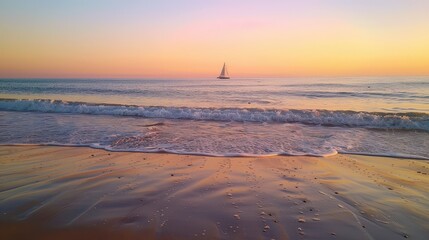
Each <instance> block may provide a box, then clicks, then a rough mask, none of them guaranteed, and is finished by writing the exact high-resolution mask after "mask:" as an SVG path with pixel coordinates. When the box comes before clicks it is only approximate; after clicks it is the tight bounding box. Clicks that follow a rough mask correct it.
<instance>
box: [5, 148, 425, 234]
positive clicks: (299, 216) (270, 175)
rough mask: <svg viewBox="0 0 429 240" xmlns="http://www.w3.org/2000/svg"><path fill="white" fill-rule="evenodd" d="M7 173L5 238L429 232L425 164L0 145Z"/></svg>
mask: <svg viewBox="0 0 429 240" xmlns="http://www.w3.org/2000/svg"><path fill="white" fill-rule="evenodd" d="M0 166H1V168H0V173H1V174H0V183H1V184H0V238H4V239H10V238H14V239H15V238H17V239H30V238H32V239H34V238H39V239H41V238H53V236H56V237H67V236H73V237H74V238H77V237H80V238H83V239H85V236H87V238H88V239H90V238H91V236H92V237H102V236H105V237H106V238H107V239H119V238H121V236H128V237H126V239H127V238H129V239H137V238H139V237H140V238H141V237H142V236H145V237H146V238H147V239H163V238H166V239H170V238H174V239H213V238H215V239H260V238H268V239H271V238H272V239H380V238H388V239H404V238H410V239H424V237H425V234H427V233H428V232H429V225H428V224H427V222H429V217H428V216H429V209H428V206H429V200H428V199H429V196H428V192H429V178H428V176H427V174H429V161H427V160H415V159H403V158H392V157H373V156H362V155H349V154H337V155H335V156H330V157H309V156H272V157H208V156H200V155H199V156H196V155H178V154H171V153H141V152H115V151H113V152H112V151H105V150H101V149H94V148H89V147H83V146H82V147H58V146H35V145H31V146H29V145H27V146H5V145H1V146H0ZM36 223H37V224H36ZM6 229H15V230H16V231H13V230H10V231H6ZM23 229H24V230H29V231H28V232H27V231H23ZM85 233H87V234H89V235H85ZM172 236H173V237H172ZM70 239H72V238H70Z"/></svg>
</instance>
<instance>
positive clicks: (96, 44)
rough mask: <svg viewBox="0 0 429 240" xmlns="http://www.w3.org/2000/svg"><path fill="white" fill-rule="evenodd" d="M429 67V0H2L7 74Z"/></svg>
mask: <svg viewBox="0 0 429 240" xmlns="http://www.w3.org/2000/svg"><path fill="white" fill-rule="evenodd" d="M224 61H226V62H227V63H228V65H229V70H230V73H231V75H233V76H237V77H261V76H267V77H280V76H361V75H365V76H368V75H377V76H379V75H429V1H427V0H318V1H317V0H299V1H288V0H278V1H276V0H271V1H270V0H260V1H252V0H217V1H211V0H187V1H185V0H182V1H179V0H177V1H174V0H168V1H167V0H150V1H137V0H135V1H132V0H61V1H58V0H37V1H34V0H1V1H0V77H3V78H5V77H66V78H68V77H109V78H134V77H137V78H139V77H142V78H144V77H159V78H175V77H184V78H187V77H211V76H216V75H218V74H219V72H220V68H221V66H222V64H223V62H224Z"/></svg>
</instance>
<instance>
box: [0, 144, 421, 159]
mask: <svg viewBox="0 0 429 240" xmlns="http://www.w3.org/2000/svg"><path fill="white" fill-rule="evenodd" d="M0 147H77V148H81V147H82V148H91V149H97V150H103V151H106V152H117V153H121V152H122V153H149V154H173V155H183V156H200V157H215V158H216V157H219V158H266V157H321V158H328V157H332V156H335V155H338V154H341V155H351V156H366V157H387V158H398V159H413V160H429V158H427V157H423V156H415V155H407V154H396V153H395V154H387V153H386V154H384V153H379V154H377V153H364V152H342V151H340V152H338V151H335V152H333V153H330V154H325V155H316V154H296V155H293V154H289V153H272V154H266V155H257V154H239V153H237V154H235V153H232V154H225V155H217V154H210V153H194V152H184V153H182V152H174V151H167V150H154V151H142V150H121V149H112V148H108V147H101V146H100V147H97V146H91V145H88V144H82V145H79V144H56V143H11V144H9V143H0Z"/></svg>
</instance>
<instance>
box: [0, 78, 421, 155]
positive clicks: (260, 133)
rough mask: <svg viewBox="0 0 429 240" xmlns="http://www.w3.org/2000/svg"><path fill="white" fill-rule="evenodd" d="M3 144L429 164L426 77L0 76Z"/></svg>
mask: <svg viewBox="0 0 429 240" xmlns="http://www.w3.org/2000/svg"><path fill="white" fill-rule="evenodd" d="M0 133H1V134H0V144H52V145H72V146H90V147H95V148H104V149H108V150H117V151H142V152H172V153H184V154H185V153H187V154H203V155H214V156H253V155H262V156H268V155H316V156H327V155H332V154H336V153H358V154H369V155H381V156H407V157H416V158H429V77H385V78H375V77H374V78H364V77H356V78H281V79H264V78H260V79H231V80H216V79H193V80H182V79H174V80H109V79H97V80H94V79H20V80H17V79H0Z"/></svg>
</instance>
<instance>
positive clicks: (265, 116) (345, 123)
mask: <svg viewBox="0 0 429 240" xmlns="http://www.w3.org/2000/svg"><path fill="white" fill-rule="evenodd" d="M0 110H3V111H20V112H46V113H71V114H94V115H113V116H134V117H143V118H163V119H185V120H206V121H236V122H260V123H302V124H309V125H321V126H334V127H362V128H373V129H403V130H423V131H429V115H427V114H424V113H375V112H357V111H329V110H282V109H258V108H188V107H164V106H136V105H113V104H93V103H85V102H66V101H60V100H46V99H38V100H27V99H22V100H15V99H0Z"/></svg>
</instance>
